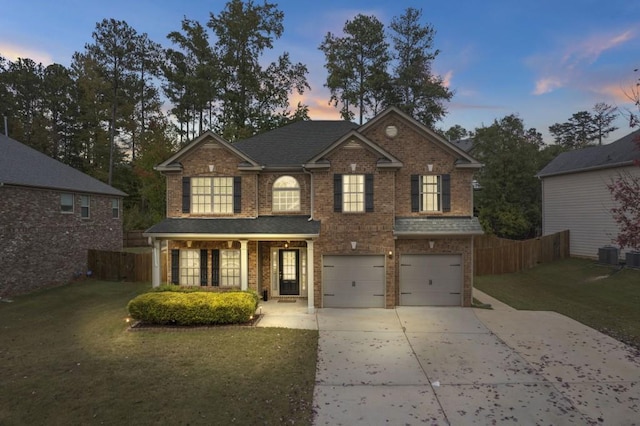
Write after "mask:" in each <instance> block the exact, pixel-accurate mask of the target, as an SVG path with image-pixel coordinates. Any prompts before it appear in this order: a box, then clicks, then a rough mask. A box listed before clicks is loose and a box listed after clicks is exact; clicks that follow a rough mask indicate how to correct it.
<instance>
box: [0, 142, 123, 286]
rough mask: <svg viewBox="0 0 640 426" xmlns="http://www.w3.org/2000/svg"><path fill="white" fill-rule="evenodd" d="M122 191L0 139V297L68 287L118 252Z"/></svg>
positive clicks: (37, 153) (26, 147)
mask: <svg viewBox="0 0 640 426" xmlns="http://www.w3.org/2000/svg"><path fill="white" fill-rule="evenodd" d="M125 195H126V194H124V193H123V192H122V191H119V190H117V189H115V188H113V187H111V186H109V185H106V184H104V183H102V182H100V181H99V180H97V179H94V178H92V177H91V176H88V175H86V174H84V173H82V172H80V171H78V170H76V169H74V168H72V167H69V166H67V165H65V164H62V163H60V162H59V161H57V160H54V159H53V158H51V157H48V156H47V155H45V154H43V153H41V152H38V151H36V150H34V149H32V148H29V147H28V146H26V145H23V144H21V143H20V142H17V141H15V140H13V139H11V138H9V137H7V136H4V135H0V217H2V220H1V221H0V241H1V242H2V244H1V245H0V258H2V262H0V297H5V296H9V295H17V294H22V293H27V292H29V291H32V290H35V289H37V288H40V287H45V286H50V285H57V284H63V283H66V282H69V281H70V280H72V279H73V278H74V277H78V276H82V275H84V274H85V273H86V272H87V249H100V250H120V249H121V248H122V197H124V196H125Z"/></svg>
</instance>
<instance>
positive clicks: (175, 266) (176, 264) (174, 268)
mask: <svg viewBox="0 0 640 426" xmlns="http://www.w3.org/2000/svg"><path fill="white" fill-rule="evenodd" d="M179 282H180V250H177V249H173V250H171V283H172V284H178V283H179Z"/></svg>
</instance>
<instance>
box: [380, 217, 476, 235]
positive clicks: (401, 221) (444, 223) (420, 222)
mask: <svg viewBox="0 0 640 426" xmlns="http://www.w3.org/2000/svg"><path fill="white" fill-rule="evenodd" d="M393 234H394V235H395V236H398V237H409V238H410V237H438V236H456V235H459V236H466V235H482V234H484V232H483V231H482V226H481V225H480V222H479V221H478V218H477V217H401V218H400V217H399V218H396V221H395V226H394V231H393Z"/></svg>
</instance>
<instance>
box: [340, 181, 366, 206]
mask: <svg viewBox="0 0 640 426" xmlns="http://www.w3.org/2000/svg"><path fill="white" fill-rule="evenodd" d="M342 211H344V212H363V211H364V175H343V176H342Z"/></svg>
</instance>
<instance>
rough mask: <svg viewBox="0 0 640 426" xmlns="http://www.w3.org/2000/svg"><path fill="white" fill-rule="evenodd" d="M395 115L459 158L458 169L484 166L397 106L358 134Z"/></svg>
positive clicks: (388, 109) (381, 114)
mask: <svg viewBox="0 0 640 426" xmlns="http://www.w3.org/2000/svg"><path fill="white" fill-rule="evenodd" d="M393 114H395V115H398V116H399V117H400V118H401V119H402V120H404V121H406V122H407V123H409V124H411V125H412V126H413V127H414V128H415V129H416V130H417V131H418V132H420V133H422V134H423V135H425V136H428V137H429V138H430V139H431V140H433V141H435V142H436V143H438V144H439V145H440V146H441V147H442V148H444V149H445V150H446V151H449V152H450V153H452V154H453V155H454V156H457V159H456V163H455V164H456V167H462V168H474V169H479V168H481V167H482V164H480V163H479V162H478V160H476V159H475V158H473V157H472V156H471V155H470V154H469V153H467V152H465V151H464V150H463V149H461V148H459V147H458V146H456V145H454V144H452V143H451V142H449V141H448V140H446V139H445V138H444V137H442V136H441V135H439V134H438V133H436V132H434V131H433V130H431V129H429V128H428V127H427V126H425V125H424V124H422V123H420V122H419V121H418V120H416V119H415V118H413V117H411V116H410V115H408V114H406V113H405V112H403V111H402V110H400V108H398V107H395V106H391V107H389V108H387V109H385V110H384V111H382V112H381V113H380V114H378V115H376V116H375V117H373V118H372V119H371V120H369V121H368V122H367V123H366V124H364V125H362V126H361V127H360V128H359V129H358V132H363V131H365V130H366V129H368V128H369V127H372V126H374V125H375V124H376V123H377V122H379V121H381V120H384V119H385V118H386V117H388V116H389V115H393Z"/></svg>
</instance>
